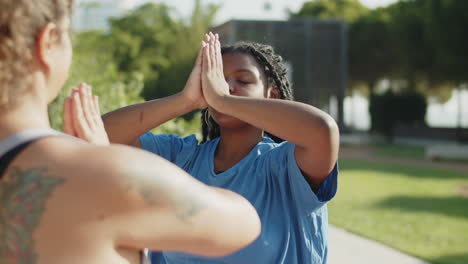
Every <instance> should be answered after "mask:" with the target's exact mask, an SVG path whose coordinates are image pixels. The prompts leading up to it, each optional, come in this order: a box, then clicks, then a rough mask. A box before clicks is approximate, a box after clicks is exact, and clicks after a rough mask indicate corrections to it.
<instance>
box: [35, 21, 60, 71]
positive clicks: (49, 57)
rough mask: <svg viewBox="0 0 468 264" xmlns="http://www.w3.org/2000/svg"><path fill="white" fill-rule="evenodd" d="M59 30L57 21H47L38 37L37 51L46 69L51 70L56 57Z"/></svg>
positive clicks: (39, 59)
mask: <svg viewBox="0 0 468 264" xmlns="http://www.w3.org/2000/svg"><path fill="white" fill-rule="evenodd" d="M58 34H59V32H58V29H57V25H56V24H55V23H51V22H50V23H47V24H46V25H45V26H44V27H43V28H42V30H41V31H40V32H39V35H38V36H37V39H36V53H37V59H38V62H39V65H40V66H41V67H44V69H45V70H46V71H49V70H50V67H51V65H52V63H53V62H54V60H55V59H57V58H55V57H54V56H55V54H54V51H55V47H56V45H57V42H58V40H59V35H58Z"/></svg>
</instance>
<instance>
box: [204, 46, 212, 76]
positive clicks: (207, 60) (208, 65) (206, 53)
mask: <svg viewBox="0 0 468 264" xmlns="http://www.w3.org/2000/svg"><path fill="white" fill-rule="evenodd" d="M209 48H210V44H206V46H205V47H203V72H204V73H207V72H208V71H209V70H210V69H211V62H210V54H209Z"/></svg>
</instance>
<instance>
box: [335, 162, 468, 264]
mask: <svg viewBox="0 0 468 264" xmlns="http://www.w3.org/2000/svg"><path fill="white" fill-rule="evenodd" d="M466 185H468V172H466V173H462V172H452V171H447V170H436V169H433V168H420V167H403V166H395V165H389V164H378V163H371V162H361V161H348V160H341V161H340V177H339V187H338V193H337V196H336V197H335V198H334V199H333V200H332V202H330V204H329V214H330V223H331V224H333V225H335V226H338V227H341V228H344V229H346V230H349V231H351V232H353V233H356V234H359V235H362V236H364V237H368V238H370V239H372V240H376V241H380V242H382V243H384V244H387V245H389V246H391V247H393V248H396V249H398V250H400V251H403V252H406V253H408V254H410V255H413V256H416V257H419V258H422V259H424V260H426V261H428V262H430V263H437V264H439V263H440V264H467V263H468V198H465V197H463V196H462V195H461V194H460V192H459V189H460V188H461V187H462V186H466Z"/></svg>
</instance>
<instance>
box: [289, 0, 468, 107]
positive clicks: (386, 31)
mask: <svg viewBox="0 0 468 264" xmlns="http://www.w3.org/2000/svg"><path fill="white" fill-rule="evenodd" d="M467 12H468V1H460V0H411V1H399V2H396V3H394V4H392V5H389V6H388V7H385V8H378V9H374V10H366V9H365V8H363V7H362V5H360V3H359V2H358V1H357V0H330V1H327V0H317V1H309V2H306V3H304V5H303V7H302V8H301V9H300V10H299V12H298V13H295V14H292V15H291V16H292V17H293V18H296V17H317V18H341V19H344V20H345V21H347V22H348V23H349V71H350V78H349V79H350V85H351V87H360V86H362V84H365V85H367V86H368V88H369V90H370V94H373V93H374V90H375V88H376V85H377V84H378V82H379V81H380V80H384V79H387V80H394V81H398V82H400V83H404V84H405V85H404V86H403V87H400V88H401V89H403V90H412V91H419V92H421V93H423V94H425V95H427V96H435V97H437V98H439V99H440V101H442V102H443V101H447V100H448V99H450V95H451V90H453V89H454V88H456V87H457V86H459V85H460V84H462V83H466V82H468V73H467V71H466V69H467V67H468V49H467V48H466V47H467V46H468V31H467V28H468V16H466V13H467Z"/></svg>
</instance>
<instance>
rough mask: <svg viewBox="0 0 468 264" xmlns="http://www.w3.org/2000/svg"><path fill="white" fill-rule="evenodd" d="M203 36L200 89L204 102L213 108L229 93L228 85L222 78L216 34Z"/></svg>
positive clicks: (221, 63) (219, 47) (221, 64)
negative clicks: (204, 43)
mask: <svg viewBox="0 0 468 264" xmlns="http://www.w3.org/2000/svg"><path fill="white" fill-rule="evenodd" d="M207 36H208V37H207V38H205V39H206V40H207V41H206V45H204V47H203V48H202V50H203V57H202V61H203V66H202V67H203V72H202V89H203V94H204V96H205V100H206V102H207V103H208V104H209V105H210V106H213V107H215V108H217V107H216V105H217V103H218V102H219V101H220V100H219V99H222V98H223V97H224V96H225V95H229V94H230V92H229V85H228V84H227V82H226V80H225V78H224V72H223V58H222V55H221V44H220V43H219V36H218V34H216V35H213V34H212V33H211V32H210V33H209V34H207Z"/></svg>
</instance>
